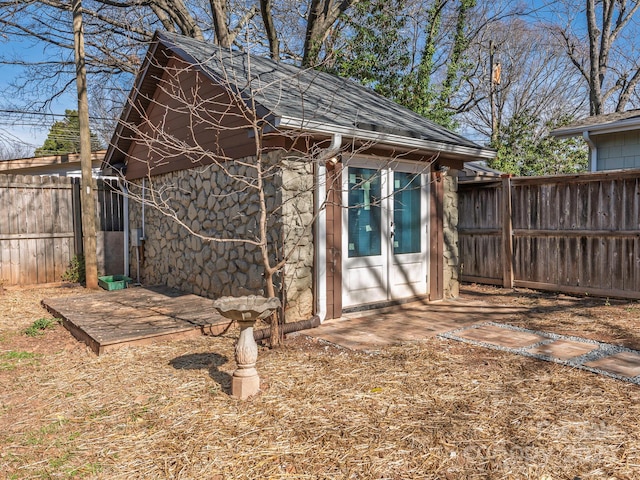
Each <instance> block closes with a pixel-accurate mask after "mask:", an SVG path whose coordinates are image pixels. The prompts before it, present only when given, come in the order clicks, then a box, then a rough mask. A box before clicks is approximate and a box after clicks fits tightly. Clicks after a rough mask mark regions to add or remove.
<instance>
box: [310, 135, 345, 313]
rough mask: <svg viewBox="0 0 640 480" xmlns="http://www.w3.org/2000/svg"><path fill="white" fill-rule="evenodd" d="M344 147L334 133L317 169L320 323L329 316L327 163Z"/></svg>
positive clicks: (338, 136)
mask: <svg viewBox="0 0 640 480" xmlns="http://www.w3.org/2000/svg"><path fill="white" fill-rule="evenodd" d="M341 147H342V135H341V134H339V133H334V134H333V136H332V138H331V145H329V147H328V148H327V149H326V150H325V151H324V152H323V153H322V154H320V155H319V156H318V158H319V161H318V162H317V163H316V168H315V177H316V178H315V179H314V180H315V182H314V183H315V192H314V200H315V211H316V212H317V217H316V223H315V243H316V249H315V267H316V268H315V272H316V275H315V277H316V278H315V281H316V315H315V316H316V317H317V318H318V319H319V321H320V323H322V322H324V320H325V318H326V316H327V210H326V206H325V205H324V203H325V200H326V198H327V166H326V161H327V160H328V159H329V158H331V157H332V156H333V155H336V154H337V153H338V152H339V151H340V148H341Z"/></svg>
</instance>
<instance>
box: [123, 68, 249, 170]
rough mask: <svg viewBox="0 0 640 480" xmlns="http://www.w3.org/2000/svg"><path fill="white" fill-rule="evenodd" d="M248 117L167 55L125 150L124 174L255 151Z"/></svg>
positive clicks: (187, 165) (223, 92) (206, 80)
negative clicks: (147, 103) (156, 83)
mask: <svg viewBox="0 0 640 480" xmlns="http://www.w3.org/2000/svg"><path fill="white" fill-rule="evenodd" d="M250 125H251V122H250V120H249V119H247V118H246V117H245V115H244V113H243V112H242V110H241V109H240V108H239V107H238V106H237V105H235V104H234V101H233V100H232V99H231V97H230V95H229V94H228V92H227V91H226V89H224V88H223V87H221V86H220V85H216V84H214V83H213V82H211V80H209V78H207V77H206V76H205V75H203V74H202V73H201V72H199V71H198V70H197V69H195V68H193V67H191V66H188V65H187V64H185V63H183V62H181V61H179V60H176V59H171V60H170V61H169V64H168V66H167V67H166V68H165V70H164V72H163V75H162V78H161V79H160V80H159V82H158V86H157V88H156V89H155V92H154V93H153V98H152V100H151V102H150V103H149V105H148V107H147V110H146V112H145V115H144V116H143V121H142V122H141V125H139V126H137V127H136V128H135V129H133V128H132V130H133V131H134V136H135V138H134V141H133V142H132V144H131V147H130V149H129V152H128V153H127V179H129V180H133V179H137V178H142V177H145V176H149V175H160V174H163V173H168V172H173V171H178V170H185V169H189V168H194V167H198V166H204V165H210V164H212V163H214V162H215V161H216V160H218V161H219V160H224V159H238V158H244V157H248V156H251V155H255V154H256V143H255V140H254V139H253V138H251V137H250V135H249V133H250Z"/></svg>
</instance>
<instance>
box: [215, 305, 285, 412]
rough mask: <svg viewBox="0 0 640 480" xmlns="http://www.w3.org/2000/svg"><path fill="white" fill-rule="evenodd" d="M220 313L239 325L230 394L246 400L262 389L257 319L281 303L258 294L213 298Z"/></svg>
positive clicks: (263, 316) (269, 313) (261, 318)
mask: <svg viewBox="0 0 640 480" xmlns="http://www.w3.org/2000/svg"><path fill="white" fill-rule="evenodd" d="M213 306H214V308H215V309H216V310H218V312H220V315H222V316H223V317H225V318H228V319H230V320H235V321H237V322H238V325H239V326H240V337H239V338H238V343H237V344H236V351H235V356H236V364H237V365H238V368H237V369H236V371H235V372H233V378H232V382H231V395H233V396H234V397H237V398H240V399H241V400H244V399H246V398H249V397H250V396H252V395H255V394H256V393H258V391H259V390H260V377H259V376H258V371H257V370H256V362H257V360H258V344H257V343H256V341H255V340H254V338H253V326H254V325H255V322H256V320H259V319H260V320H263V319H265V318H267V317H268V316H269V315H271V314H272V313H273V312H274V310H276V309H277V308H278V307H280V300H279V299H278V298H275V297H271V298H266V297H260V296H257V295H249V296H244V297H221V298H219V299H217V300H216V301H215V302H213Z"/></svg>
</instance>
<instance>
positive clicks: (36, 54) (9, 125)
mask: <svg viewBox="0 0 640 480" xmlns="http://www.w3.org/2000/svg"><path fill="white" fill-rule="evenodd" d="M0 57H7V58H20V59H23V60H25V61H34V62H37V61H40V60H45V59H46V56H45V52H44V51H43V50H42V49H41V48H38V47H34V46H33V45H32V44H31V43H27V42H20V41H9V42H2V43H0ZM0 72H1V74H0V109H2V110H23V109H24V102H23V101H22V100H21V99H15V98H13V97H10V96H9V94H8V93H7V88H8V87H9V86H10V84H11V83H14V82H19V79H20V78H21V76H22V75H23V74H24V72H23V70H22V69H21V68H20V67H16V66H12V65H0ZM72 87H73V86H72ZM66 109H72V110H77V98H76V91H75V89H74V88H70V89H69V90H68V92H67V93H66V94H65V95H63V96H62V97H60V98H59V99H57V100H56V101H55V102H54V103H53V104H52V105H51V107H50V109H49V110H48V113H54V114H64V111H65V110H66ZM30 111H31V109H30ZM38 118H40V121H38ZM56 119H57V118H56V117H53V116H48V117H37V116H34V117H30V118H27V119H24V120H20V119H18V118H17V117H16V116H15V115H7V114H6V113H5V112H0V142H3V141H4V142H9V143H13V142H15V141H16V140H19V141H21V142H23V143H26V144H28V145H29V146H31V147H33V148H32V149H35V148H37V147H40V146H42V144H43V143H44V140H45V139H46V137H47V134H48V133H49V127H50V126H51V124H52V123H53V122H54V121H55V120H56ZM40 122H45V125H44V126H42V125H40V126H37V125H36V124H37V123H40Z"/></svg>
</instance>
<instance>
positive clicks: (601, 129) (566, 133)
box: [551, 118, 640, 138]
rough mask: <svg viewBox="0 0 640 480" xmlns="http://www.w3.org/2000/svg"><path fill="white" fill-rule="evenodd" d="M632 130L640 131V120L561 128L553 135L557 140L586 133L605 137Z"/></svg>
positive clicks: (630, 119) (552, 133)
mask: <svg viewBox="0 0 640 480" xmlns="http://www.w3.org/2000/svg"><path fill="white" fill-rule="evenodd" d="M630 130H640V118H629V119H627V120H618V121H617V122H610V123H601V124H599V125H598V124H595V125H583V126H582V127H575V128H559V129H557V130H553V131H552V132H551V135H553V136H554V137H556V138H571V137H578V136H582V135H584V132H588V133H589V134H591V135H603V134H606V133H619V132H628V131H630Z"/></svg>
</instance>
